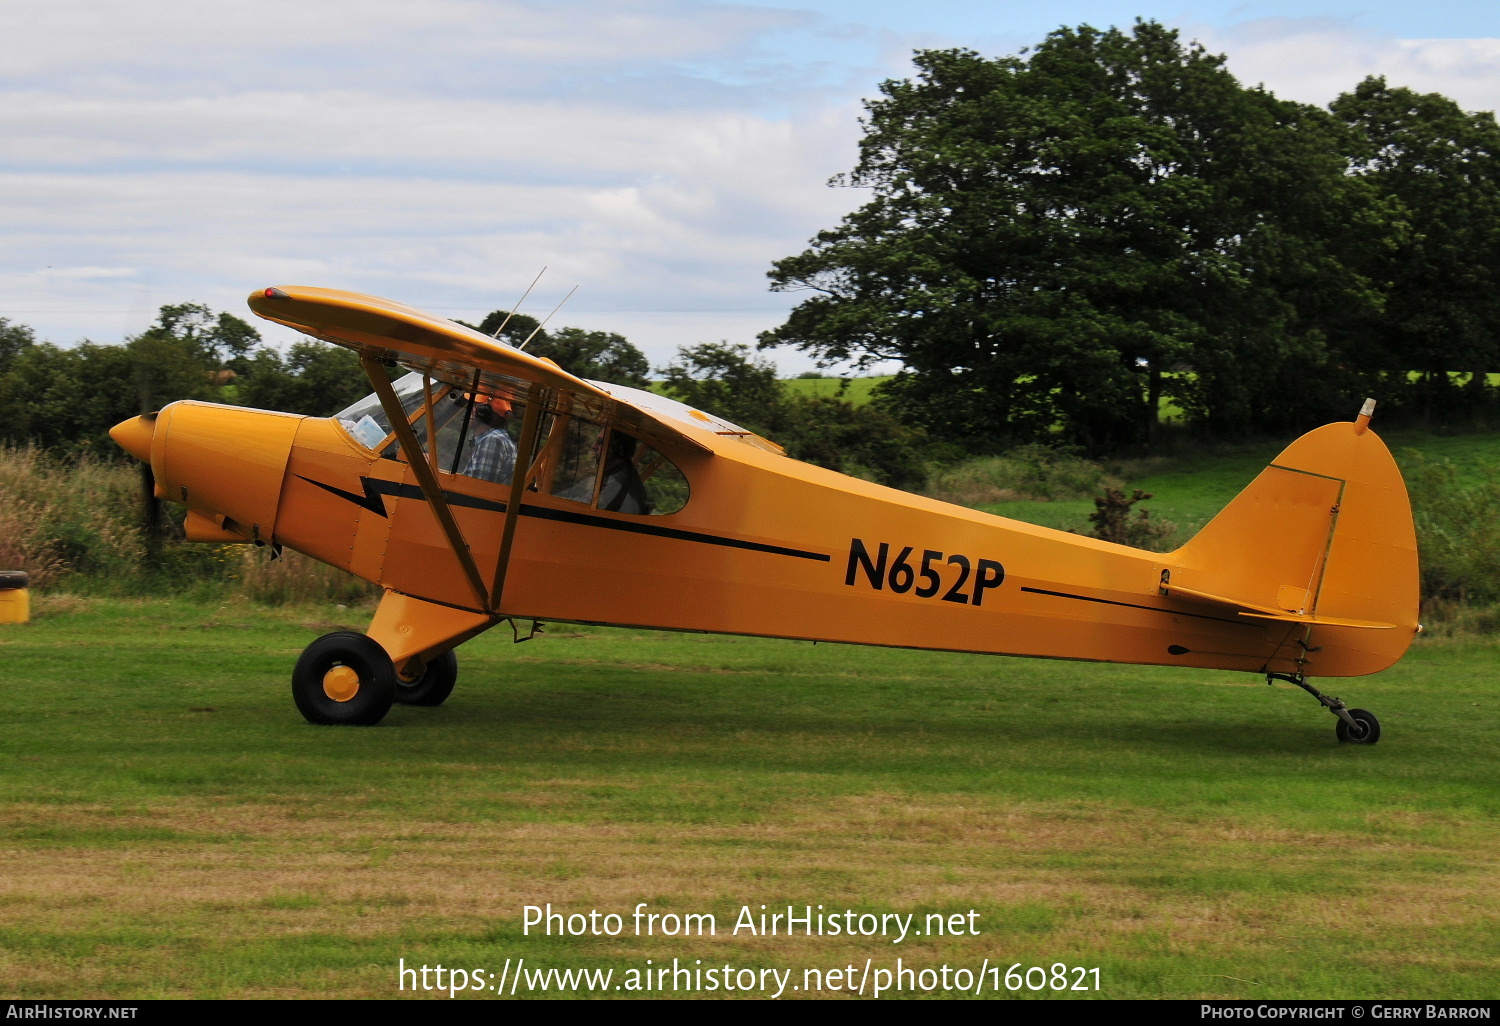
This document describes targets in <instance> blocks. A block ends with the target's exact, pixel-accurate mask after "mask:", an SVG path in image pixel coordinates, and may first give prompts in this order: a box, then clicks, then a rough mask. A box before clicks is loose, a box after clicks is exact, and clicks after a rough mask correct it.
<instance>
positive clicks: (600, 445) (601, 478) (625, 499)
mask: <svg viewBox="0 0 1500 1026" xmlns="http://www.w3.org/2000/svg"><path fill="white" fill-rule="evenodd" d="M557 459H558V464H557V469H556V471H554V472H553V473H552V484H551V487H550V489H549V490H550V491H551V493H552V494H553V495H556V496H557V497H558V498H560V499H571V500H573V501H574V502H581V503H584V504H586V505H594V506H596V507H597V508H598V509H603V510H608V511H610V512H611V513H630V514H634V515H636V516H647V515H649V516H666V515H667V514H669V513H676V512H677V511H678V510H680V509H682V507H684V506H686V505H687V501H688V482H687V478H686V477H684V476H683V473H682V471H680V470H678V469H677V465H676V464H674V463H673V462H672V461H671V460H669V459H667V458H666V457H665V456H663V455H662V454H661V453H659V452H657V451H656V450H655V449H653V448H651V446H649V445H647V444H646V443H645V442H642V441H641V440H640V439H638V438H635V437H633V436H631V435H627V434H626V433H625V432H623V431H616V430H613V429H611V430H609V431H608V432H606V431H605V429H604V428H602V427H600V426H599V425H598V424H590V423H589V422H588V421H584V420H578V419H576V418H575V419H574V420H572V421H571V422H570V423H569V424H568V430H567V433H566V435H565V436H564V437H563V440H562V443H561V445H560V451H559V453H558V457H557Z"/></svg>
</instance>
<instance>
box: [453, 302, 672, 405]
mask: <svg viewBox="0 0 1500 1026" xmlns="http://www.w3.org/2000/svg"><path fill="white" fill-rule="evenodd" d="M458 323H460V324H464V323H465V322H463V321H459V322H458ZM502 324H504V325H505V330H504V331H502V332H501V333H500V337H502V338H504V339H505V340H506V341H507V342H510V343H511V344H512V345H521V344H522V343H523V342H524V343H526V352H528V353H530V354H531V355H532V356H541V357H545V358H546V359H549V360H551V361H553V362H554V363H556V364H557V365H558V366H559V367H561V368H562V369H563V370H565V371H567V372H568V373H569V374H573V375H576V376H577V377H580V378H587V379H589V380H590V381H608V382H612V383H614V384H616V385H631V386H633V387H635V388H645V387H646V386H647V385H648V384H649V383H650V382H649V381H648V379H647V375H649V374H650V373H651V365H650V364H649V363H648V362H647V360H646V356H645V354H644V353H642V352H641V351H640V350H639V349H637V348H636V347H635V346H634V345H632V344H631V343H630V341H629V340H628V339H626V338H625V336H624V335H620V334H617V333H615V332H612V331H587V330H585V329H583V328H558V329H557V330H556V331H552V332H547V331H545V330H539V329H540V328H541V325H540V324H539V323H538V322H537V319H536V318H535V317H528V316H527V315H526V314H515V315H514V316H512V315H510V314H508V313H507V312H506V311H504V310H495V311H493V312H491V313H490V314H488V315H486V317H485V318H484V320H482V321H480V322H479V323H478V324H477V325H476V324H469V325H467V327H471V328H474V329H475V330H477V331H482V332H484V333H485V334H486V335H494V334H495V332H496V331H497V330H498V329H499V328H500V326H501V325H502ZM527 339H530V340H531V341H529V342H527Z"/></svg>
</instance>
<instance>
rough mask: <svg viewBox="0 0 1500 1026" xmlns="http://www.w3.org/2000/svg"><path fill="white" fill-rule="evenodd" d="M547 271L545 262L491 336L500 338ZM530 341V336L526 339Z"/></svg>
mask: <svg viewBox="0 0 1500 1026" xmlns="http://www.w3.org/2000/svg"><path fill="white" fill-rule="evenodd" d="M546 273H547V267H546V265H545V264H544V265H543V266H542V269H541V270H540V271H538V272H536V277H535V278H533V279H531V284H530V285H528V286H526V291H525V292H523V293H521V298H520V299H518V300H516V305H515V306H513V307H511V308H510V313H508V314H506V315H505V320H503V321H501V322H500V327H498V328H496V329H495V333H494V334H493V335H491V336H490V337H491V338H499V337H500V333H501V332H502V331H504V330H505V326H506V325H507V324H509V323H510V319H511V318H512V317H514V316H515V315H516V311H517V310H519V309H521V304H522V303H524V302H526V297H527V296H529V295H531V290H532V289H534V288H536V283H537V282H539V281H541V280H542V275H544V274H546ZM530 341H531V339H529V338H528V339H527V340H526V342H530ZM526 342H523V343H521V344H522V345H525V344H526Z"/></svg>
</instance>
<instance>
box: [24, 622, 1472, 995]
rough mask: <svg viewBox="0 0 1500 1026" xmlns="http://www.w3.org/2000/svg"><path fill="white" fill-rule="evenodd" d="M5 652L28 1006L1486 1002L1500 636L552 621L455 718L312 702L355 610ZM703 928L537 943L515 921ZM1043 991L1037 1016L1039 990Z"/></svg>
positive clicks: (145, 625) (480, 682)
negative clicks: (1020, 982)
mask: <svg viewBox="0 0 1500 1026" xmlns="http://www.w3.org/2000/svg"><path fill="white" fill-rule="evenodd" d="M38 605H39V614H40V615H39V617H38V619H37V620H36V621H35V622H34V623H32V624H30V625H24V626H20V625H17V626H7V627H4V628H0V652H3V654H4V656H5V659H6V665H7V669H8V673H9V674H10V677H11V679H12V681H14V682H15V686H13V687H11V688H9V689H7V699H8V700H7V702H6V704H5V708H4V712H3V714H0V715H3V717H4V724H5V729H4V731H3V732H0V767H3V773H0V973H3V978H4V979H6V980H7V982H8V984H9V986H8V988H7V989H8V991H9V992H10V994H11V995H12V996H15V997H27V998H30V997H55V996H85V995H86V996H95V997H127V996H128V997H148V996H178V995H196V996H290V995H305V994H316V995H346V996H378V997H387V996H397V994H398V991H397V990H396V972H395V966H396V964H397V960H398V959H399V958H404V959H405V960H406V963H407V964H408V965H411V964H412V963H414V962H415V963H419V964H420V963H424V962H425V963H427V964H430V965H435V964H437V963H438V962H442V963H443V964H445V965H450V966H452V965H459V966H467V967H486V968H488V969H492V970H495V971H497V972H498V971H499V968H500V966H502V965H503V964H504V962H505V959H507V958H519V957H523V956H524V957H526V958H527V959H528V960H531V961H530V964H532V965H534V966H558V967H566V966H573V967H577V966H598V967H610V968H614V969H616V971H617V972H619V971H623V970H624V969H626V968H631V967H642V966H644V963H645V960H646V959H648V958H650V959H653V960H654V961H655V963H656V964H660V962H661V960H663V959H665V960H667V961H669V962H670V960H671V959H672V958H673V957H677V958H680V959H687V960H691V959H703V960H704V963H705V965H707V964H714V965H720V964H723V963H726V962H728V963H730V964H732V965H734V966H737V967H738V966H751V967H759V966H764V965H774V966H778V967H783V968H785V967H793V968H796V969H797V970H798V974H797V976H798V979H799V980H800V971H801V969H802V968H803V967H818V968H831V967H834V966H838V965H843V964H846V963H849V962H851V961H852V962H855V963H856V964H859V965H863V962H864V959H866V958H874V959H876V964H877V965H879V964H880V960H885V962H886V964H893V963H894V959H895V958H896V957H898V956H899V957H901V958H903V959H904V960H905V962H906V964H907V965H914V964H915V965H917V966H919V967H920V966H932V967H937V966H939V965H941V964H942V963H944V962H947V963H949V964H950V965H955V966H956V965H965V966H971V967H977V966H978V965H979V964H980V962H981V960H982V959H984V958H986V957H988V958H989V959H990V961H991V964H994V963H995V962H997V961H998V962H1000V963H1002V964H1003V965H1004V966H1006V967H1008V966H1009V965H1011V964H1012V963H1014V962H1023V963H1025V964H1026V965H1031V964H1040V965H1050V964H1051V963H1053V962H1058V961H1061V962H1065V963H1067V964H1069V965H1085V966H1096V965H1097V966H1099V967H1100V968H1101V973H1102V977H1103V981H1104V986H1103V989H1102V991H1101V992H1100V993H1101V995H1102V996H1108V997H1134V996H1147V997H1151V996H1172V997H1199V996H1220V997H1247V998H1251V997H1253V998H1280V997H1424V996H1426V997H1432V996H1451V997H1493V996H1494V995H1495V993H1496V992H1497V990H1500V930H1497V929H1496V927H1497V921H1500V887H1497V883H1500V878H1497V868H1500V867H1497V863H1500V820H1497V814H1500V786H1497V783H1496V782H1497V780H1500V773H1497V770H1500V755H1497V751H1496V745H1495V741H1496V722H1497V721H1496V709H1497V702H1496V699H1495V696H1494V692H1493V688H1492V684H1491V682H1492V681H1493V679H1494V675H1495V671H1496V669H1497V663H1500V647H1497V646H1496V645H1495V644H1494V643H1480V642H1475V641H1472V640H1469V641H1465V642H1461V643H1454V642H1447V643H1432V642H1423V643H1421V644H1419V646H1418V647H1417V648H1416V649H1415V650H1414V651H1413V653H1412V654H1411V655H1410V656H1408V658H1407V659H1406V660H1404V661H1403V662H1402V663H1400V664H1399V665H1398V666H1396V667H1395V668H1394V669H1392V670H1390V671H1388V672H1387V673H1385V674H1382V675H1379V676H1377V677H1374V678H1368V679H1361V680H1357V681H1348V682H1342V683H1340V684H1339V686H1338V687H1337V688H1335V689H1334V690H1335V691H1336V693H1339V694H1343V695H1344V696H1345V697H1346V698H1349V699H1351V700H1352V701H1353V703H1354V704H1356V705H1359V706H1362V707H1368V708H1372V709H1374V710H1375V711H1376V712H1377V713H1378V714H1379V715H1380V717H1381V719H1382V721H1383V723H1384V725H1385V731H1386V736H1385V738H1384V739H1383V740H1382V741H1381V743H1380V744H1379V745H1376V746H1374V747H1371V748H1360V747H1343V746H1339V745H1338V744H1337V743H1336V742H1335V740H1334V734H1333V719H1332V717H1330V716H1328V715H1327V714H1326V713H1323V712H1322V711H1321V710H1320V709H1318V708H1317V707H1316V705H1315V704H1314V703H1313V702H1312V701H1311V700H1310V699H1308V698H1307V697H1306V696H1305V695H1303V694H1302V693H1301V692H1300V691H1296V690H1294V689H1288V688H1282V687H1277V688H1266V687H1264V686H1262V685H1260V684H1259V682H1258V681H1256V680H1255V679H1253V678H1251V677H1248V676H1245V675H1234V674H1227V673H1216V672H1209V671H1195V670H1177V669H1163V668H1156V667H1126V666H1095V665H1089V664H1073V663H1062V662H1046V661H1037V660H1017V659H995V658H984V657H974V656H962V655H953V654H943V653H920V652H907V651H886V650H877V649H860V648H850V647H842V646H826V645H818V646H813V645H809V644H799V643H790V642H776V641H765V640H755V639H744V638H723V637H705V636H696V635H671V634H663V633H656V632H648V631H624V630H607V629H591V628H574V627H568V626H558V627H556V628H554V629H553V631H552V633H550V634H548V635H546V636H544V637H543V638H541V639H538V640H537V641H534V642H531V643H529V644H526V645H520V646H516V645H512V644H511V643H510V639H509V636H508V633H507V632H503V631H501V632H491V633H490V634H488V635H485V636H483V637H481V638H479V639H476V640H475V641H473V642H471V643H469V644H468V645H465V646H464V647H463V648H462V649H461V650H460V660H461V667H462V669H461V679H460V685H459V690H458V691H457V692H456V693H455V695H454V697H453V698H452V699H450V701H449V703H448V704H447V705H445V706H443V707H441V708H438V709H410V708H404V707H397V708H396V709H395V710H393V712H392V713H391V714H390V716H389V717H388V718H387V719H386V720H385V722H384V723H383V724H382V725H380V726H379V727H376V728H373V729H337V728H316V727H311V726H308V725H306V724H305V723H304V722H303V721H302V720H301V719H300V717H298V715H297V714H296V712H295V710H294V709H293V707H292V704H291V701H290V696H289V694H288V687H287V678H288V674H289V671H290V667H291V665H292V663H293V661H294V660H295V658H296V656H297V654H298V652H299V651H300V650H301V648H302V647H303V646H304V645H305V644H306V643H307V642H308V641H310V640H311V639H312V638H314V637H316V636H317V635H319V634H321V633H324V632H326V631H328V630H333V629H336V628H338V627H341V626H348V627H353V628H359V627H362V626H363V624H364V622H365V618H366V617H367V615H368V612H367V611H362V610H359V609H348V610H340V609H336V608H334V607H326V608H325V607H301V608H298V607H284V608H281V609H275V610H273V609H267V608H264V607H259V606H255V605H251V604H249V603H243V602H234V603H226V604H221V605H217V606H205V605H201V604H195V603H192V602H188V601H184V600H174V601H167V600H137V601H131V600H119V599H87V600H77V599H65V598H44V599H42V600H41V601H39V603H38ZM642 901H644V902H649V903H650V907H651V909H652V910H655V911H662V912H665V911H676V912H679V913H684V912H712V913H714V914H715V915H716V916H717V917H718V921H719V924H720V932H719V934H718V936H716V937H712V938H707V937H705V938H702V939H692V940H686V939H669V938H660V937H657V938H639V939H638V938H635V937H631V936H624V937H619V938H614V939H609V938H590V937H585V938H557V937H553V938H550V939H548V938H539V937H536V936H531V937H522V936H521V932H520V927H521V909H522V906H523V905H527V904H545V903H547V902H551V903H552V904H553V905H554V906H555V907H559V908H561V909H564V910H567V911H583V912H587V911H588V910H589V909H591V908H598V909H600V910H601V911H613V912H619V913H621V914H628V913H629V912H630V911H631V910H632V909H633V908H634V907H635V905H636V903H637V902H642ZM762 903H764V904H766V905H768V906H771V907H772V908H775V906H777V905H782V906H784V905H786V904H788V903H790V904H794V905H796V906H797V907H798V908H801V907H802V906H803V905H807V904H811V905H814V906H816V905H818V904H823V905H824V906H825V907H826V908H828V909H835V908H837V909H843V908H846V907H848V908H854V909H857V910H860V911H873V912H884V911H897V912H902V913H906V912H916V913H919V919H920V916H921V914H925V913H927V912H937V911H941V912H966V911H967V910H969V909H971V908H972V909H976V910H978V911H979V912H980V913H981V918H980V920H979V926H980V929H981V935H980V936H978V937H967V938H955V937H946V938H938V937H920V938H909V939H908V940H907V941H906V942H904V943H903V944H901V945H899V946H898V945H892V944H890V943H888V942H887V941H883V940H881V939H879V938H863V939H855V940H853V941H850V940H848V939H846V938H843V937H838V938H833V937H822V938H818V937H814V938H804V937H797V938H793V939H788V938H785V937H779V938H750V937H747V936H745V935H744V934H741V935H740V936H739V937H733V936H728V935H727V933H728V927H729V925H730V924H731V923H732V922H733V918H734V913H735V912H736V911H737V910H738V908H739V907H740V906H741V905H745V904H748V905H751V906H752V908H755V907H756V906H759V905H760V904H762ZM1021 996H1025V993H1024V992H1023V994H1022V995H1021Z"/></svg>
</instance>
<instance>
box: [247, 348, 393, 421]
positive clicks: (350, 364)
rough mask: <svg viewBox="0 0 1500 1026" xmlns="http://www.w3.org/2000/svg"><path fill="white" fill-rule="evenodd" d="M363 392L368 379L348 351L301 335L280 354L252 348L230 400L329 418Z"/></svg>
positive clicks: (366, 386) (368, 385)
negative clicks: (300, 339) (299, 338)
mask: <svg viewBox="0 0 1500 1026" xmlns="http://www.w3.org/2000/svg"><path fill="white" fill-rule="evenodd" d="M369 391H370V383H369V380H368V379H367V378H366V377H365V372H364V370H363V368H361V367H360V364H359V357H358V356H357V355H355V353H354V352H353V351H352V350H349V349H345V348H343V347H342V346H334V345H329V344H328V343H326V342H319V341H316V340H315V339H304V340H302V341H298V342H294V343H292V346H291V348H290V349H288V350H287V353H286V356H285V357H283V356H282V355H281V354H280V353H278V352H277V351H276V350H274V349H271V348H268V347H262V348H260V349H257V350H256V351H255V352H254V354H253V355H252V356H251V358H250V359H249V360H247V361H246V366H245V370H244V372H243V373H242V374H241V375H240V377H239V379H238V380H237V381H236V382H235V402H236V403H237V404H238V405H240V406H251V407H255V408H257V409H262V410H279V411H281V412H283V413H301V414H304V415H306V416H309V417H329V416H332V415H333V414H335V413H337V412H338V411H339V410H342V409H343V408H344V407H346V406H349V405H350V404H352V403H354V402H355V401H356V400H358V399H360V398H362V397H363V396H365V395H368V394H369Z"/></svg>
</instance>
